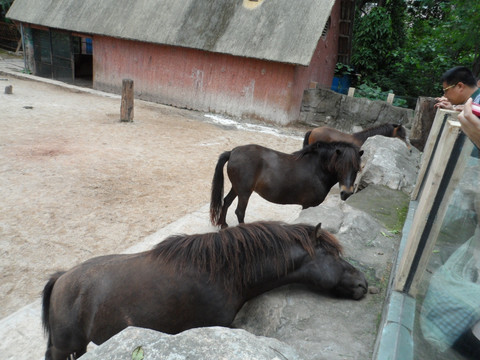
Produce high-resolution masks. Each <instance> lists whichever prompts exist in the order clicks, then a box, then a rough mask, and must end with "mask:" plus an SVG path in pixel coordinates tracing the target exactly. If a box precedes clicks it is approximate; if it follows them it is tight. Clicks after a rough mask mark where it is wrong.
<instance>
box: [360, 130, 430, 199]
mask: <svg viewBox="0 0 480 360" xmlns="http://www.w3.org/2000/svg"><path fill="white" fill-rule="evenodd" d="M362 150H363V155H362V171H361V172H360V173H359V174H358V176H357V183H358V187H357V188H358V190H362V189H364V188H366V187H367V186H369V185H372V184H376V185H385V186H387V187H389V188H390V189H393V190H400V191H403V192H405V193H407V194H411V192H412V191H413V189H414V188H415V183H416V181H417V173H418V170H419V168H420V160H421V153H420V152H419V151H418V150H417V149H416V148H414V147H411V148H410V149H409V148H408V147H407V145H406V144H405V143H404V142H403V141H402V140H399V139H396V138H388V137H385V136H380V135H377V136H373V137H370V138H368V139H367V141H365V143H364V144H363V146H362Z"/></svg>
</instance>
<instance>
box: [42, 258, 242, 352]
mask: <svg viewBox="0 0 480 360" xmlns="http://www.w3.org/2000/svg"><path fill="white" fill-rule="evenodd" d="M205 297H211V298H215V297H216V300H217V301H218V302H217V303H213V305H208V306H209V307H208V308H207V307H202V306H203V305H202V304H205V303H206V302H205V301H202V300H204V298H205ZM175 299H176V300H175ZM182 302H184V303H182ZM226 302H227V297H226V296H225V294H224V293H220V292H219V291H216V290H215V289H214V288H213V287H212V286H211V285H209V281H208V277H206V276H205V277H202V274H199V273H198V271H195V272H192V273H186V275H179V274H178V273H177V272H176V271H175V269H174V268H173V267H172V265H168V264H167V263H165V262H162V261H155V260H154V259H152V257H151V256H150V252H144V253H138V254H129V255H109V256H104V257H98V258H93V259H91V260H88V261H86V262H84V263H82V264H80V265H79V266H77V267H75V268H73V269H71V270H70V271H68V272H66V273H65V274H63V275H62V276H61V277H60V278H59V279H58V280H57V281H56V283H55V285H54V287H53V291H52V296H51V304H50V311H51V317H50V318H51V319H54V321H52V324H50V325H51V327H52V329H51V330H52V333H53V334H54V335H56V336H57V338H58V339H60V340H59V341H69V342H71V341H72V339H75V341H78V342H82V341H83V342H84V341H87V342H89V341H93V342H94V343H96V344H101V343H103V342H105V341H106V340H108V339H109V338H110V337H112V336H113V335H115V334H116V333H118V332H120V331H121V330H123V329H124V328H126V327H128V326H139V327H146V328H150V329H155V330H158V331H162V332H166V333H172V334H173V333H178V332H180V331H183V330H185V329H188V328H192V327H199V326H210V325H215V324H210V323H208V321H207V320H206V319H205V318H204V317H205V314H211V313H212V312H213V313H217V314H218V317H221V316H222V315H223V316H224V319H223V318H221V319H220V320H219V324H220V325H223V326H228V325H229V324H230V322H231V321H233V316H234V314H235V313H236V310H238V309H235V312H234V311H233V310H231V308H229V307H228V306H227V304H226ZM198 303H200V305H199V304H198ZM236 306H238V305H236ZM228 311H230V312H228ZM217 325H218V323H217ZM67 339H68V340H67Z"/></svg>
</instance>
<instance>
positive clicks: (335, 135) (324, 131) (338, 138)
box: [308, 126, 362, 146]
mask: <svg viewBox="0 0 480 360" xmlns="http://www.w3.org/2000/svg"><path fill="white" fill-rule="evenodd" d="M317 141H321V142H325V143H333V142H347V143H350V144H354V145H357V146H361V145H362V144H361V143H360V142H359V140H358V139H356V138H355V137H354V136H353V135H351V134H347V133H344V132H342V131H340V130H337V129H333V128H329V127H327V126H321V127H318V128H315V129H313V130H312V131H311V134H310V136H309V138H308V144H313V143H315V142H317Z"/></svg>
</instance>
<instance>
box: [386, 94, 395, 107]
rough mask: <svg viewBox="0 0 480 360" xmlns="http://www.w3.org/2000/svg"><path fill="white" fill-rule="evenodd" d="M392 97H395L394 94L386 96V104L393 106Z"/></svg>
mask: <svg viewBox="0 0 480 360" xmlns="http://www.w3.org/2000/svg"><path fill="white" fill-rule="evenodd" d="M394 97H395V94H392V93H390V94H388V96H387V103H389V104H393V98H394Z"/></svg>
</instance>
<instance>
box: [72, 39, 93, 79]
mask: <svg viewBox="0 0 480 360" xmlns="http://www.w3.org/2000/svg"><path fill="white" fill-rule="evenodd" d="M72 42H73V58H74V64H75V84H76V85H79V86H86V87H92V85H93V56H92V54H93V52H92V39H91V38H88V37H80V36H73V37H72Z"/></svg>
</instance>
